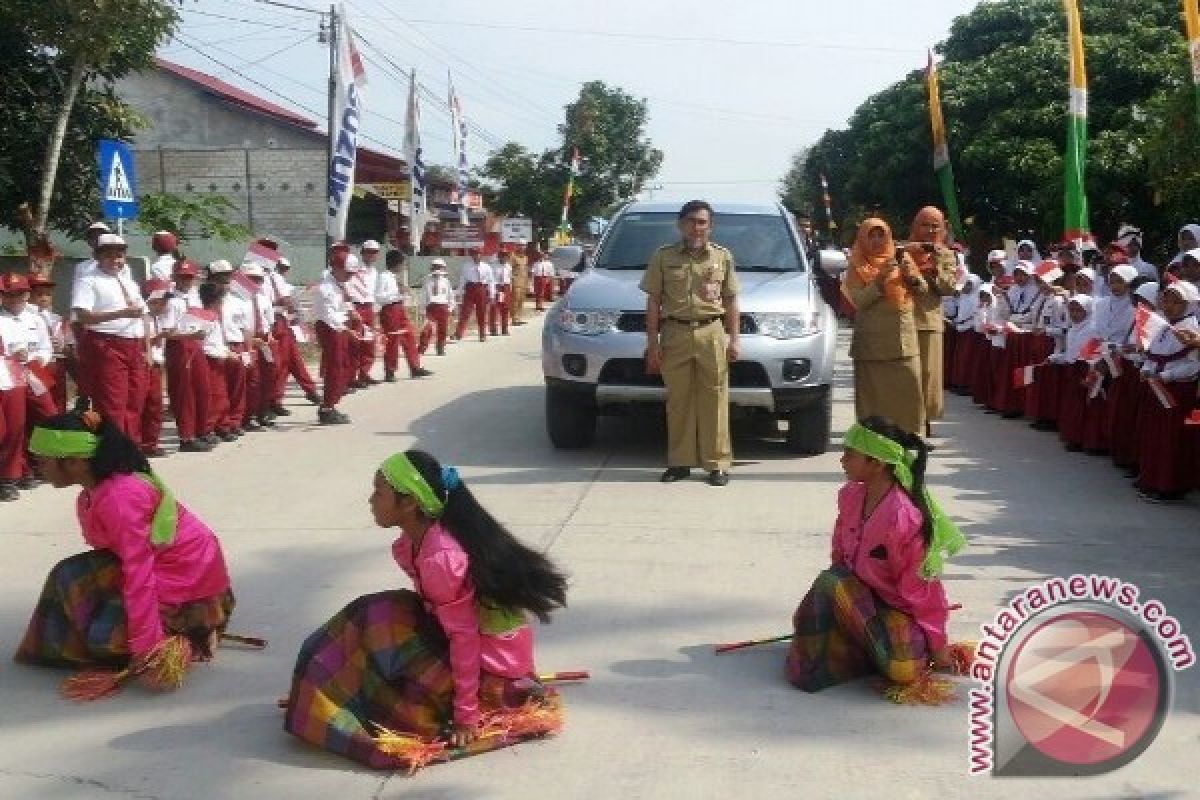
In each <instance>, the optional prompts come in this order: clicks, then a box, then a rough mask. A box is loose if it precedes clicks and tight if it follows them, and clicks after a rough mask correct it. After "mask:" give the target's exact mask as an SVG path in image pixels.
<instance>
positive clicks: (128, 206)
mask: <svg viewBox="0 0 1200 800" xmlns="http://www.w3.org/2000/svg"><path fill="white" fill-rule="evenodd" d="M97 160H98V161H99V166H100V200H101V205H102V206H103V209H104V216H105V218H107V219H133V218H134V217H136V216H137V213H138V202H137V179H136V177H135V176H134V172H133V151H132V150H130V149H129V145H127V144H125V143H124V142H118V141H116V140H115V139H101V140H100V142H99V145H98V147H97Z"/></svg>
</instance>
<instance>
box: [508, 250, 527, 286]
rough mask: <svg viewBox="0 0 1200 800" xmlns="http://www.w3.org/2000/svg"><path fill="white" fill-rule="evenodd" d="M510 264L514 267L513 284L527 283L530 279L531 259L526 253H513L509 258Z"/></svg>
mask: <svg viewBox="0 0 1200 800" xmlns="http://www.w3.org/2000/svg"><path fill="white" fill-rule="evenodd" d="M508 263H509V264H511V265H512V271H513V283H526V278H528V277H529V259H528V258H526V257H525V254H524V253H513V254H512V255H511V256H509V257H508Z"/></svg>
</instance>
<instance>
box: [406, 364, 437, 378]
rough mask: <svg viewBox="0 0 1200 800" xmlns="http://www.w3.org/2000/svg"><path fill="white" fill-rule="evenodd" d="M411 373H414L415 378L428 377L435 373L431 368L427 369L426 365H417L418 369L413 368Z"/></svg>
mask: <svg viewBox="0 0 1200 800" xmlns="http://www.w3.org/2000/svg"><path fill="white" fill-rule="evenodd" d="M409 374H410V375H412V377H414V378H428V377H429V376H430V375H432V374H433V373H432V372H430V371H429V370H427V369H425V368H424V367H417V368H416V369H414V370H412V371H411V372H410V373H409Z"/></svg>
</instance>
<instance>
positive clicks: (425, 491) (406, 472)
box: [379, 453, 445, 519]
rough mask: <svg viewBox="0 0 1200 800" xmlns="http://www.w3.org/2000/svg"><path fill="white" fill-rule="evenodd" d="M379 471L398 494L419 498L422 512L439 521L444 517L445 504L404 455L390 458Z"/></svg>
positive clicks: (380, 466) (381, 465) (399, 454)
mask: <svg viewBox="0 0 1200 800" xmlns="http://www.w3.org/2000/svg"><path fill="white" fill-rule="evenodd" d="M379 471H380V472H382V473H383V477H384V478H386V479H387V482H388V483H390V484H391V485H392V488H393V489H395V490H396V491H397V492H400V493H401V494H408V495H412V496H413V497H415V498H417V503H419V504H420V506H421V510H422V511H424V512H425V513H426V514H427V515H428V516H430V517H433V518H434V519H437V518H438V517H440V516H441V515H442V511H443V509H444V508H445V504H444V503H442V501H441V499H440V498H439V497H438V496H437V493H436V492H434V491H433V487H431V486H430V485H429V483H428V482H427V481H426V480H425V479H424V478H423V477H421V473H420V472H418V471H417V468H416V467H414V466H413V463H412V462H411V461H409V460H408V456H406V455H405V454H404V453H396V455H394V456H391V457H390V458H388V459H387V460H386V461H384V462H383V463H382V464H380V465H379Z"/></svg>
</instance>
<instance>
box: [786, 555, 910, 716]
mask: <svg viewBox="0 0 1200 800" xmlns="http://www.w3.org/2000/svg"><path fill="white" fill-rule="evenodd" d="M792 625H793V627H794V629H795V635H794V636H793V637H792V644H791V647H790V648H789V649H788V654H787V664H786V669H787V678H788V681H790V682H791V683H792V685H794V686H796V687H797V688H799V689H803V690H804V691H806V692H818V691H820V690H821V689H825V688H828V687H830V686H836V685H837V684H839V683H845V682H846V681H849V680H853V679H854V678H858V677H861V676H863V675H868V674H871V673H877V674H879V675H882V676H883V677H884V678H886V679H887V680H889V681H891V682H893V683H911V682H912V681H914V680H916V679H917V677H918V676H919V675H920V674H921V672H922V671H923V670H924V669H925V668H926V666H927V665H928V663H929V650H928V645H927V644H926V641H925V634H924V632H923V631H922V630H921V628H920V626H918V625H917V623H916V622H915V621H914V620H913V618H912V617H910V616H908V615H907V614H905V613H903V612H901V611H897V610H896V609H894V608H890V607H888V606H886V605H884V603H883V602H882V601H881V600H880V599H879V598H878V597H876V596H875V593H874V592H872V591H871V590H870V589H869V588H868V587H867V586H866V585H865V584H864V583H863V582H862V581H860V580H859V579H858V578H857V577H856V576H855V575H854V573H853V572H851V571H850V570H849V569H848V568H846V567H843V566H836V567H830V568H829V569H827V570H825V571H824V572H822V573H821V574H820V575H818V576H817V579H816V580H815V581H814V582H813V585H812V588H811V589H809V590H808V594H807V595H805V597H804V600H803V601H802V602H801V603H800V606H799V607H798V608H797V609H796V613H795V615H794V616H793V618H792Z"/></svg>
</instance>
